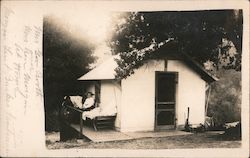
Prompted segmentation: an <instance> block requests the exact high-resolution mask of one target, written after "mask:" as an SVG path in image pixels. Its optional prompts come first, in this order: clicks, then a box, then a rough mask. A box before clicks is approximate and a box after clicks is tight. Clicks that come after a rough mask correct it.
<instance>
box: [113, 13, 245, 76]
mask: <svg viewBox="0 0 250 158" xmlns="http://www.w3.org/2000/svg"><path fill="white" fill-rule="evenodd" d="M118 16H119V18H118V19H119V20H120V22H117V25H116V27H115V29H114V35H113V36H112V37H111V42H110V46H111V48H112V50H113V52H114V53H115V54H117V53H119V54H120V56H121V60H119V61H118V65H119V68H118V69H117V70H116V71H117V74H118V76H117V77H118V78H124V77H127V76H129V75H130V74H131V73H133V70H134V69H136V68H138V66H137V65H139V66H140V65H141V64H142V61H145V60H147V59H149V58H152V57H153V56H154V55H153V53H152V52H154V50H157V48H159V47H161V46H162V45H164V44H165V43H167V42H169V41H174V42H175V43H177V46H178V48H177V51H178V52H181V53H187V54H189V55H190V56H191V57H193V58H194V59H195V60H196V61H197V62H199V63H200V64H201V65H203V63H205V62H210V63H212V65H213V66H214V67H216V68H217V69H219V68H220V67H223V68H225V69H235V70H237V71H240V70H241V54H242V52H241V43H242V23H243V21H242V18H243V17H242V11H241V10H214V11H183V12H178V11H174V12H137V13H134V12H127V13H123V14H120V15H119V14H118ZM121 19H122V20H121ZM119 20H118V21H119ZM231 47H235V48H236V49H235V52H231V54H229V52H228V49H230V48H231ZM236 50H237V51H236ZM138 52H139V53H138ZM166 53H167V52H166Z"/></svg>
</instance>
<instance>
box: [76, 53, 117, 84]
mask: <svg viewBox="0 0 250 158" xmlns="http://www.w3.org/2000/svg"><path fill="white" fill-rule="evenodd" d="M116 58H119V56H118V55H115V56H112V57H111V58H110V59H108V60H107V61H105V62H103V63H102V64H100V65H99V66H97V67H96V68H94V69H93V70H91V71H89V72H88V73H86V74H85V75H83V76H81V77H80V78H78V80H108V79H115V68H116V67H117V66H118V65H117V63H116V61H115V59H116Z"/></svg>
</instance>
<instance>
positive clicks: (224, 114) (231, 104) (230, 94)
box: [208, 69, 241, 125]
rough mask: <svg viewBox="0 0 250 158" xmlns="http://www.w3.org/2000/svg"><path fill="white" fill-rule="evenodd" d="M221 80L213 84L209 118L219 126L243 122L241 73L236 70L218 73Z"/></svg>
mask: <svg viewBox="0 0 250 158" xmlns="http://www.w3.org/2000/svg"><path fill="white" fill-rule="evenodd" d="M218 75H219V76H220V80H219V81H217V82H214V83H213V84H212V87H211V88H212V89H211V90H212V91H211V97H210V101H209V106H208V116H210V117H213V118H214V120H215V123H216V124H217V125H221V124H224V123H226V122H234V121H240V120H241V73H240V72H237V71H235V70H223V69H221V70H220V71H219V72H218Z"/></svg>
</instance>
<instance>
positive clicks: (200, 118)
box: [121, 60, 205, 131]
mask: <svg viewBox="0 0 250 158" xmlns="http://www.w3.org/2000/svg"><path fill="white" fill-rule="evenodd" d="M164 69H165V64H164V60H158V61H155V60H151V61H150V62H148V63H147V64H145V65H144V66H142V67H141V68H139V69H138V70H135V74H133V75H131V76H129V77H128V78H127V79H124V80H122V99H121V131H153V130H154V125H155V71H164ZM167 71H174V72H178V77H179V79H178V84H177V87H176V88H177V89H176V104H177V105H176V118H177V122H176V124H177V126H180V125H184V124H185V120H186V116H187V107H190V123H193V124H196V123H197V124H198V123H204V115H205V81H204V80H202V79H201V78H200V76H199V75H198V74H197V73H196V72H194V71H193V70H192V69H190V68H189V67H188V66H187V65H186V64H184V63H183V62H181V61H177V60H168V62H167Z"/></svg>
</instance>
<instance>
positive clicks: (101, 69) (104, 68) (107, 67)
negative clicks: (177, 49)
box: [78, 53, 218, 82]
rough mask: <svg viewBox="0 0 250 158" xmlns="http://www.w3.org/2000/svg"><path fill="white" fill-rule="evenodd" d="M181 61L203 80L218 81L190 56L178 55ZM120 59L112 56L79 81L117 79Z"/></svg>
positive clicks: (117, 56)
mask: <svg viewBox="0 0 250 158" xmlns="http://www.w3.org/2000/svg"><path fill="white" fill-rule="evenodd" d="M177 56H179V57H180V58H179V59H182V60H183V61H184V62H185V63H186V64H187V65H188V66H190V67H191V68H192V69H193V70H194V71H196V72H197V73H198V74H199V75H200V76H201V77H202V79H204V80H205V81H207V82H213V81H217V80H218V78H216V77H215V76H213V75H212V74H210V73H209V72H207V71H206V70H205V69H204V68H203V67H202V66H200V65H199V64H198V63H197V62H196V61H194V60H193V59H192V58H191V57H190V56H188V55H187V54H183V53H177ZM117 58H119V55H115V56H112V57H111V58H110V59H108V60H107V61H105V62H104V63H102V64H100V65H99V66H97V67H96V68H94V69H93V70H91V71H89V72H88V73H86V74H85V75H83V76H81V77H80V78H79V79H78V80H108V79H115V73H116V72H115V68H116V67H117V66H118V65H117V63H116V61H115V59H117Z"/></svg>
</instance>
